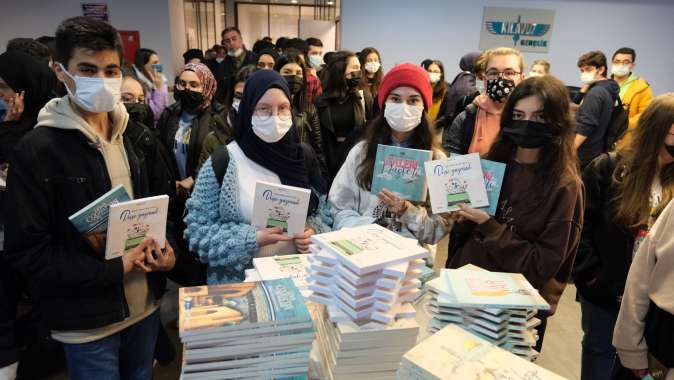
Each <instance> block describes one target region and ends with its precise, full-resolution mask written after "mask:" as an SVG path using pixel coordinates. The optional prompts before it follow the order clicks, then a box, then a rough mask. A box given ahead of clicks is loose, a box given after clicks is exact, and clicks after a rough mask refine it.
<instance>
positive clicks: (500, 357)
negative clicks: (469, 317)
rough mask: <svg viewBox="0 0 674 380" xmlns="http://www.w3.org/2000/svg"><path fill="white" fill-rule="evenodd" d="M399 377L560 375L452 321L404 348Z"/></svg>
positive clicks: (515, 379)
mask: <svg viewBox="0 0 674 380" xmlns="http://www.w3.org/2000/svg"><path fill="white" fill-rule="evenodd" d="M398 379H399V380H439V379H510V380H534V379H535V380H562V379H564V378H563V377H561V376H559V375H557V374H555V373H552V372H550V371H548V370H547V369H544V368H542V367H539V366H537V365H535V364H533V363H531V362H529V361H527V360H524V359H522V358H520V357H517V356H515V355H513V354H512V353H510V352H508V351H505V350H503V349H501V348H499V347H497V346H495V345H494V344H492V343H491V342H488V341H487V340H484V339H482V338H479V337H477V336H476V335H474V334H473V333H472V332H468V331H466V330H464V329H462V328H461V327H459V326H456V325H448V326H446V327H444V328H443V329H442V330H440V331H438V332H437V333H435V334H433V335H432V336H431V337H429V338H428V339H426V340H424V341H423V342H422V343H420V344H419V345H417V346H416V347H414V348H413V349H411V350H410V351H409V352H407V353H406V354H405V355H404V356H403V358H402V361H401V363H400V369H399V370H398Z"/></svg>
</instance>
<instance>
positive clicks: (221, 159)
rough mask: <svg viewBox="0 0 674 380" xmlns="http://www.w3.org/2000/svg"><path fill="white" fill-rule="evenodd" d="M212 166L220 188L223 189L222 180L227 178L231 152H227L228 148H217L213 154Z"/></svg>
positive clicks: (222, 146)
mask: <svg viewBox="0 0 674 380" xmlns="http://www.w3.org/2000/svg"><path fill="white" fill-rule="evenodd" d="M211 166H212V167H213V172H214V173H215V179H216V180H217V181H218V184H219V185H220V187H222V180H223V179H224V178H225V173H227V166H229V152H228V151H227V146H225V145H218V146H217V147H215V149H214V150H213V153H211Z"/></svg>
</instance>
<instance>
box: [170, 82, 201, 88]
mask: <svg viewBox="0 0 674 380" xmlns="http://www.w3.org/2000/svg"><path fill="white" fill-rule="evenodd" d="M176 88H177V89H178V90H185V89H187V88H189V89H190V90H201V89H202V85H201V82H197V81H195V80H192V81H189V82H187V81H184V80H178V81H176Z"/></svg>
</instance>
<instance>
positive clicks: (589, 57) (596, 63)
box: [577, 50, 607, 76]
mask: <svg viewBox="0 0 674 380" xmlns="http://www.w3.org/2000/svg"><path fill="white" fill-rule="evenodd" d="M577 64H578V67H583V66H592V67H595V68H597V70H599V69H600V68H602V67H603V68H604V73H603V74H602V75H604V76H606V74H607V73H606V69H607V64H606V56H605V55H604V53H602V52H600V51H599V50H595V51H591V52H587V53H585V54H583V55H581V56H580V58H578V63H577Z"/></svg>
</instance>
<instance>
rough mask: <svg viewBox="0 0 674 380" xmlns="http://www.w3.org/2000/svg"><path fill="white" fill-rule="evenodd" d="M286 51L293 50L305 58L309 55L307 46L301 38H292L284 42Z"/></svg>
mask: <svg viewBox="0 0 674 380" xmlns="http://www.w3.org/2000/svg"><path fill="white" fill-rule="evenodd" d="M285 48H286V49H288V50H289V49H293V50H295V51H297V52H299V53H300V54H303V55H304V56H305V57H306V55H307V53H309V45H308V44H307V43H306V42H305V41H304V40H303V39H301V38H293V39H290V40H288V41H287V42H286V45H285Z"/></svg>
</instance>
